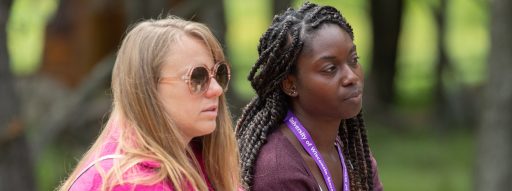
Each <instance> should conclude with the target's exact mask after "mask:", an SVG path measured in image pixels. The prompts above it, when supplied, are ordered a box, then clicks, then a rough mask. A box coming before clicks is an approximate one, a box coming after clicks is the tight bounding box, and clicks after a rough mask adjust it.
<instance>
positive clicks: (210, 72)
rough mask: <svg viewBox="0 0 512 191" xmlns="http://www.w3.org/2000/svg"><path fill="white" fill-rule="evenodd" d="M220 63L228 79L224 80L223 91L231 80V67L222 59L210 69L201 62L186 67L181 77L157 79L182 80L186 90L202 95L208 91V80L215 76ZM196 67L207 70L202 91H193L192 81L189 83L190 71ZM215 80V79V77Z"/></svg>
mask: <svg viewBox="0 0 512 191" xmlns="http://www.w3.org/2000/svg"><path fill="white" fill-rule="evenodd" d="M222 64H225V65H226V69H227V73H228V79H227V82H226V87H225V88H223V89H222V91H223V92H226V91H227V90H228V87H229V81H230V80H231V67H230V65H229V64H228V63H227V62H224V61H221V62H217V63H215V65H213V68H211V69H210V68H208V66H207V65H206V64H202V65H199V66H194V67H191V68H189V69H188V71H187V73H186V74H184V75H183V76H181V77H172V76H168V77H160V78H159V79H158V83H164V84H168V83H172V82H173V81H176V80H183V81H185V82H186V83H187V85H188V90H189V91H190V93H191V94H198V95H202V94H204V92H206V91H208V89H209V88H210V82H211V81H212V78H215V76H216V74H217V69H218V68H219V67H220V66H221V65H222ZM196 68H204V69H206V71H207V72H208V79H207V81H206V82H205V84H204V85H205V86H206V87H207V88H205V89H204V90H202V91H201V90H200V91H198V92H193V91H192V83H191V79H190V78H191V77H192V72H193V71H194V70H195V69H196ZM215 80H217V79H215ZM217 83H218V82H217ZM219 85H220V84H219ZM220 86H221V87H222V85H220Z"/></svg>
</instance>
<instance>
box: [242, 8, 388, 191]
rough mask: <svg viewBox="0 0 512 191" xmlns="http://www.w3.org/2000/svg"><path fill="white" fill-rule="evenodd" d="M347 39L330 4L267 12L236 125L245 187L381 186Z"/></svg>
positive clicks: (355, 59)
mask: <svg viewBox="0 0 512 191" xmlns="http://www.w3.org/2000/svg"><path fill="white" fill-rule="evenodd" d="M353 40H354V34H353V32H352V28H351V26H350V25H349V24H348V23H347V21H346V20H345V18H344V17H343V16H342V15H341V14H340V12H339V11H338V10H336V9H335V8H333V7H330V6H318V5H315V4H312V3H306V4H304V5H303V6H302V7H301V8H300V9H299V10H297V11H296V10H293V9H288V10H287V11H286V12H284V13H283V14H281V15H278V16H276V17H274V20H273V21H272V24H271V26H270V27H269V28H268V30H267V31H266V32H265V33H264V34H263V36H262V37H261V39H260V44H259V46H258V53H259V59H258V61H257V62H256V64H255V65H254V67H253V68H252V71H251V72H250V74H249V80H250V81H251V85H252V87H253V88H254V90H255V91H256V93H257V96H256V97H255V98H254V99H253V100H252V101H251V102H250V103H249V104H248V105H247V106H246V108H245V109H244V112H243V114H242V116H241V118H240V120H239V121H238V123H237V129H236V136H237V139H238V143H239V147H240V157H241V162H242V167H241V168H242V178H243V181H244V182H245V184H246V185H247V186H248V188H249V189H250V190H257V191H259V190H262V191H263V190H294V191H297V190H324V191H326V190H328V191H335V190H344V191H348V190H382V185H381V183H380V181H379V179H378V176H377V169H376V164H375V161H374V159H373V157H372V155H371V153H370V149H369V147H368V141H367V139H366V132H365V126H364V123H363V118H362V114H361V108H362V103H361V102H362V92H363V78H364V77H363V72H362V68H361V66H360V65H359V63H358V56H357V51H356V46H355V45H354V43H353Z"/></svg>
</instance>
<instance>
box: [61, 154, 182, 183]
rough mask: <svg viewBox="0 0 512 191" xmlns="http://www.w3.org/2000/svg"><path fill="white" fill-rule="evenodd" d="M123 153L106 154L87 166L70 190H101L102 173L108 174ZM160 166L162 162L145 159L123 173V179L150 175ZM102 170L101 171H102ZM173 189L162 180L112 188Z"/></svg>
mask: <svg viewBox="0 0 512 191" xmlns="http://www.w3.org/2000/svg"><path fill="white" fill-rule="evenodd" d="M122 157H123V156H121V155H105V156H103V157H100V158H98V159H96V160H94V161H93V162H91V163H90V164H89V165H88V166H86V167H85V168H84V169H83V170H82V171H83V172H81V173H80V174H79V176H78V178H77V179H76V180H75V182H74V183H73V185H72V186H71V188H70V189H69V190H70V191H83V190H100V189H101V187H102V185H103V177H102V174H103V175H104V174H106V173H107V172H108V171H110V170H111V169H112V166H113V165H114V160H119V158H122ZM158 167H160V164H159V163H157V162H155V161H143V162H140V163H137V164H136V165H135V166H133V167H131V168H129V169H128V171H127V173H124V174H123V179H124V180H123V181H125V180H126V179H127V178H128V177H129V178H134V177H144V176H149V175H151V174H152V173H154V172H155V169H156V168H158ZM100 171H101V173H100ZM134 189H135V190H172V189H171V186H170V184H169V182H168V181H160V182H157V183H156V184H151V185H142V184H131V183H124V184H119V185H116V186H115V187H114V188H112V190H134Z"/></svg>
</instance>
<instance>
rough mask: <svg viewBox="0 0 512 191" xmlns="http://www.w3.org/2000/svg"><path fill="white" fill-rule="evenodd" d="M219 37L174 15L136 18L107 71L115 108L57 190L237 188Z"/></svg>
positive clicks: (226, 71)
mask: <svg viewBox="0 0 512 191" xmlns="http://www.w3.org/2000/svg"><path fill="white" fill-rule="evenodd" d="M229 79H230V69H229V65H228V64H226V62H225V58H224V54H223V51H222V49H221V46H220V44H219V42H218V41H217V40H216V38H215V37H214V36H213V34H212V33H211V31H210V30H209V29H208V28H207V27H206V26H205V25H203V24H200V23H196V22H191V21H185V20H182V19H179V18H176V17H172V16H171V17H168V18H165V19H160V20H147V21H144V22H141V23H139V24H137V25H136V26H135V27H134V28H133V29H131V31H129V32H128V34H127V35H126V37H125V38H124V40H123V42H122V45H121V47H120V49H119V52H118V55H117V59H116V63H115V66H114V69H113V72H112V93H113V99H114V102H113V111H112V113H111V115H110V118H109V120H108V122H107V124H106V126H105V128H104V129H103V131H102V132H101V134H100V136H99V137H98V139H97V140H96V142H95V143H94V144H93V145H92V147H91V148H90V149H89V151H88V152H87V153H86V154H85V155H84V157H83V158H82V160H81V161H80V162H79V163H78V165H77V167H76V169H75V170H74V171H73V172H72V173H71V175H70V176H69V178H68V179H67V180H66V181H65V182H64V183H63V184H62V185H61V187H60V189H59V190H178V191H181V190H237V189H239V185H240V184H239V179H240V178H239V165H238V150H237V145H236V141H235V137H234V133H233V126H232V122H231V117H230V113H229V111H228V108H227V106H226V100H225V97H224V92H225V91H226V89H227V87H228V82H229Z"/></svg>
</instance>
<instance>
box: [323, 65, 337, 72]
mask: <svg viewBox="0 0 512 191" xmlns="http://www.w3.org/2000/svg"><path fill="white" fill-rule="evenodd" d="M323 71H324V72H326V73H332V72H334V71H336V66H334V65H329V66H327V67H325V69H324V70H323Z"/></svg>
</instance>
